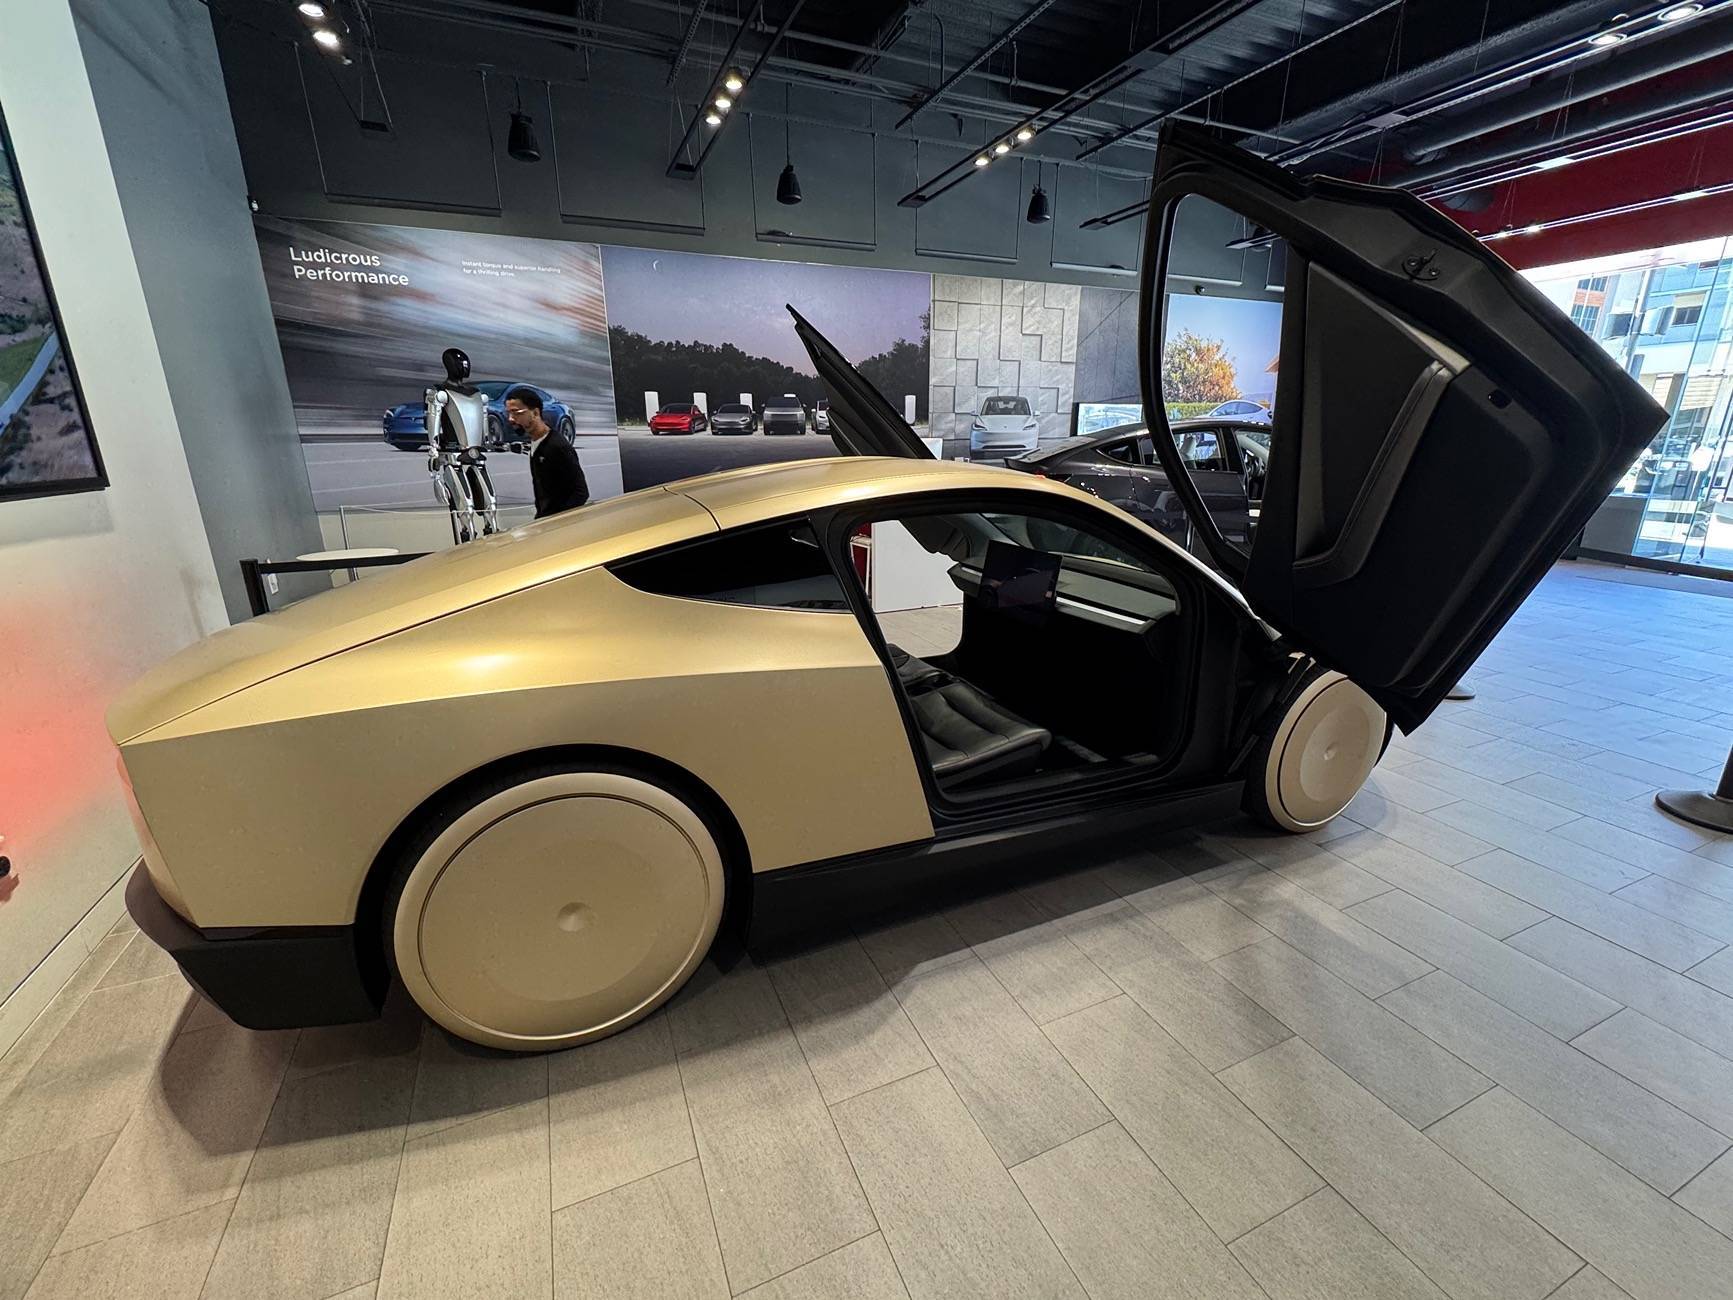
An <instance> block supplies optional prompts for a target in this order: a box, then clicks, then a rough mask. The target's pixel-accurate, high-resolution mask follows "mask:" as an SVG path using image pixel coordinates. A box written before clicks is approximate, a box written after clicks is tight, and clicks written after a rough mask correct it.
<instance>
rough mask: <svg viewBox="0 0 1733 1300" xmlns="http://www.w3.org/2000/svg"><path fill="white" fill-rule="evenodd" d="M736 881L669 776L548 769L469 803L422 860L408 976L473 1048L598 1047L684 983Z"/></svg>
mask: <svg viewBox="0 0 1733 1300" xmlns="http://www.w3.org/2000/svg"><path fill="white" fill-rule="evenodd" d="M724 889H725V882H724V875H723V868H722V856H721V853H720V852H719V851H718V849H717V846H716V842H715V840H714V839H713V838H712V837H711V835H710V833H709V831H708V830H707V829H706V828H705V826H704V823H703V821H702V820H700V818H699V817H698V816H697V814H695V813H694V812H693V811H692V810H691V809H690V808H689V807H687V806H686V805H685V804H684V803H682V802H681V801H680V800H679V799H677V798H675V797H674V796H673V795H671V794H669V793H668V792H667V791H666V790H664V789H662V788H661V787H660V786H655V785H650V784H648V783H647V782H643V781H638V780H634V779H633V778H631V777H627V776H618V775H614V774H612V773H601V772H571V773H561V774H559V775H555V776H546V777H540V778H537V779H535V780H531V781H526V782H524V783H523V784H522V785H518V786H514V787H512V788H511V789H510V790H506V791H503V792H501V793H500V794H497V795H494V796H493V797H491V798H489V799H485V800H483V801H482V802H481V803H479V804H477V805H476V806H475V807H473V808H471V809H469V810H468V811H467V812H465V813H464V814H463V815H462V816H460V817H458V818H457V820H456V821H454V822H453V823H452V824H451V825H450V826H448V827H447V828H446V829H445V830H444V831H443V832H442V833H441V834H440V836H439V838H438V839H436V840H434V842H433V843H432V844H431V845H429V846H428V848H427V851H426V852H425V853H424V854H422V856H421V858H420V859H419V860H418V861H417V862H416V864H415V866H414V867H413V868H412V869H411V870H410V873H409V879H408V881H407V883H406V884H405V886H404V889H403V895H402V898H401V900H400V901H399V903H398V906H397V916H396V918H395V923H394V927H393V934H392V943H393V948H394V953H395V956H396V958H397V970H398V973H399V975H400V976H401V977H402V979H403V983H404V985H405V987H407V988H408V990H409V993H410V995H411V996H412V997H414V999H415V1001H416V1003H417V1004H418V1005H420V1007H421V1009H422V1010H423V1011H425V1012H426V1013H427V1014H428V1015H429V1016H431V1017H432V1018H433V1019H434V1020H436V1021H438V1022H439V1023H440V1024H442V1025H444V1026H445V1027H446V1028H447V1029H449V1030H451V1032H452V1033H454V1034H457V1035H458V1036H459V1037H462V1038H467V1039H469V1040H470V1041H471V1042H476V1043H482V1044H485V1045H487V1046H489V1047H501V1048H506V1049H508V1050H515V1051H545V1050H548V1049H550V1048H557V1047H566V1046H570V1045H572V1044H574V1043H582V1042H588V1041H589V1040H591V1039H595V1038H603V1037H606V1036H607V1035H608V1034H612V1033H615V1032H617V1031H619V1030H621V1029H624V1028H625V1027H626V1026H628V1025H630V1024H632V1023H633V1022H634V1021H637V1020H640V1019H642V1018H643V1017H644V1016H646V1015H648V1014H649V1013H650V1012H651V1011H653V1010H655V1009H656V1007H658V1006H660V1005H661V1004H662V1003H663V1002H665V1001H666V1000H667V999H668V998H670V997H672V996H673V994H674V992H675V991H676V990H677V989H679V987H680V986H681V985H682V984H684V983H685V982H686V980H687V978H688V977H689V976H690V975H691V974H692V972H693V970H694V969H695V968H696V967H697V965H698V963H699V962H701V961H703V960H704V956H705V954H706V953H708V952H709V950H710V942H711V940H712V939H714V938H715V936H716V929H717V926H718V925H719V924H720V922H721V919H722V901H723V893H724Z"/></svg>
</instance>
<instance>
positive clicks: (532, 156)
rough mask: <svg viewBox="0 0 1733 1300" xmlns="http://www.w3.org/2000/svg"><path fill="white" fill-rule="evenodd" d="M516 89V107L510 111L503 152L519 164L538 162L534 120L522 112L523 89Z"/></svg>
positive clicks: (539, 154)
mask: <svg viewBox="0 0 1733 1300" xmlns="http://www.w3.org/2000/svg"><path fill="white" fill-rule="evenodd" d="M514 84H515V83H514ZM516 89H517V107H516V108H515V109H513V110H512V115H511V129H510V130H509V131H507V132H506V137H505V151H506V152H507V153H508V154H510V155H511V156H512V157H513V158H516V159H517V160H518V161H519V162H529V163H533V162H540V161H541V160H542V148H541V145H540V144H538V143H537V142H536V124H535V119H534V118H532V117H531V116H530V115H529V114H528V113H526V112H524V92H523V87H522V86H521V85H518V86H516Z"/></svg>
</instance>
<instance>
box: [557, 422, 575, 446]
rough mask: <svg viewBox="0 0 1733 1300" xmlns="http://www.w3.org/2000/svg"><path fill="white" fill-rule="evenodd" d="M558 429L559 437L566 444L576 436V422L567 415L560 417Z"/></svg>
mask: <svg viewBox="0 0 1733 1300" xmlns="http://www.w3.org/2000/svg"><path fill="white" fill-rule="evenodd" d="M559 429H560V437H562V438H564V439H565V440H566V441H567V442H571V441H572V440H573V439H575V438H576V437H577V436H578V426H577V422H576V421H575V420H573V419H572V417H571V416H569V415H563V416H561V417H560V426H559Z"/></svg>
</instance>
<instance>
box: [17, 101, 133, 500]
mask: <svg viewBox="0 0 1733 1300" xmlns="http://www.w3.org/2000/svg"><path fill="white" fill-rule="evenodd" d="M107 485H108V480H107V478H106V477H105V476H104V474H103V469H102V459H101V457H100V455H99V454H98V452H97V450H96V439H95V437H94V436H93V435H92V434H91V431H90V417H89V415H88V414H86V412H85V409H84V399H83V396H82V395H81V394H80V392H79V389H78V379H77V375H76V373H75V372H74V370H73V368H72V356H71V354H70V353H69V352H68V351H67V348H66V343H65V340H64V335H63V332H62V328H61V324H60V316H59V313H58V311H57V310H56V309H55V306H54V296H53V293H52V292H51V290H50V289H49V285H48V275H47V272H46V271H45V270H44V269H43V266H42V253H41V249H40V248H39V247H38V246H37V243H36V232H35V228H34V227H33V226H32V225H31V221H30V208H29V205H28V203H27V202H26V200H25V196H24V184H23V182H22V181H21V180H20V179H19V176H18V167H17V164H16V163H15V162H14V160H13V157H12V142H11V139H10V138H9V137H8V136H7V135H6V123H5V120H4V118H0V497H8V496H42V495H46V494H48V493H54V492H81V491H89V490H92V489H95V488H102V487H106V486H107Z"/></svg>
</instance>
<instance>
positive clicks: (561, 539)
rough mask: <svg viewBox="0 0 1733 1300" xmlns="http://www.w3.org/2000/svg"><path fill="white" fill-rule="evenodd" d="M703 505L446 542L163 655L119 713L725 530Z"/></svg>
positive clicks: (187, 698)
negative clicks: (445, 546) (438, 548)
mask: <svg viewBox="0 0 1733 1300" xmlns="http://www.w3.org/2000/svg"><path fill="white" fill-rule="evenodd" d="M715 531H716V521H715V520H714V519H713V518H711V516H710V515H709V513H708V512H706V511H705V510H704V509H703V507H702V506H699V505H697V504H696V503H695V502H693V501H692V500H691V499H690V498H688V497H685V496H682V495H681V494H679V493H677V492H668V491H665V490H663V489H662V488H647V489H645V490H644V491H641V492H633V493H629V494H628V495H626V496H622V497H615V498H613V499H612V500H609V501H604V502H601V503H599V504H597V505H594V506H588V507H586V508H585V509H583V510H574V511H570V512H568V513H566V514H564V515H559V516H555V517H554V518H552V519H545V520H539V521H537V522H535V523H532V524H526V525H525V526H524V527H522V528H516V529H513V530H512V531H511V532H509V533H496V534H494V535H493V536H492V537H486V538H482V539H480V540H478V541H474V542H470V543H467V544H466V545H463V546H454V547H452V548H451V549H449V550H445V551H438V552H436V553H434V554H432V555H429V556H425V557H424V558H422V559H419V560H414V561H412V562H410V563H408V564H405V565H403V566H401V567H400V568H395V569H392V570H390V571H389V572H386V573H381V574H379V575H378V576H376V577H375V576H369V577H368V578H367V579H366V580H365V581H363V582H352V583H350V584H348V585H347V586H344V587H338V588H336V589H335V590H333V591H330V592H322V593H320V594H319V595H318V596H317V597H314V598H311V599H308V600H303V601H301V602H299V603H298V604H294V605H291V606H289V607H288V608H287V609H284V610H280V611H278V612H277V613H274V614H266V615H264V616H263V617H261V618H254V619H249V620H248V621H247V622H245V623H239V624H236V625H235V626H234V627H231V628H226V629H224V630H223V631H221V632H218V633H216V634H215V635H213V636H209V637H206V638H205V639H204V640H202V641H200V642H198V643H197V644H195V645H192V646H189V647H187V648H186V649H185V650H182V651H181V652H180V653H179V654H176V655H174V656H172V657H171V658H169V659H167V660H165V661H163V662H162V663H161V664H158V665H157V666H156V667H155V668H153V669H151V671H150V672H148V673H146V674H145V675H144V676H143V677H141V678H140V679H139V680H138V681H137V682H135V683H133V685H132V686H131V687H129V688H128V689H127V690H125V691H124V692H122V693H121V695H120V696H119V697H118V698H117V699H116V700H115V702H114V703H113V704H112V705H111V706H110V707H109V710H108V731H109V734H110V735H111V736H112V737H114V739H115V741H116V742H117V743H119V742H122V741H127V740H131V739H133V738H134V737H137V736H140V735H142V734H144V733H145V732H147V731H150V730H151V729H153V728H155V727H160V726H163V725H164V724H166V723H169V722H172V721H174V720H175V719H176V718H178V717H180V716H182V715H183V714H186V713H190V712H192V711H193V710H194V709H197V708H200V707H202V706H204V705H206V704H210V703H212V702H213V701H216V700H220V699H222V698H223V697H224V696H226V695H231V694H233V693H234V692H236V691H239V690H244V689H246V688H247V687H249V686H253V685H255V684H257V683H258V682H262V681H265V680H267V679H269V678H271V677H274V676H276V675H277V674H278V673H284V672H288V671H289V670H291V669H294V668H299V667H300V666H302V665H303V664H307V663H311V662H313V661H314V660H317V659H322V658H324V657H325V656H327V655H332V654H337V653H340V652H341V651H344V650H348V649H350V648H352V647H354V646H357V645H362V644H364V643H366V642H368V641H372V640H375V639H376V638H378V637H382V636H389V635H391V634H392V633H394V632H399V631H402V630H403V629H404V628H406V627H413V626H414V625H416V624H417V623H424V622H426V621H427V620H429V619H434V618H440V617H443V616H444V615H447V614H450V613H453V612H455V611H456V610H460V609H464V608H466V607H468V606H471V605H476V604H480V603H482V602H484V601H488V600H492V599H494V598H496V597H499V596H503V595H507V594H509V593H510V592H513V591H517V590H520V589H522V588H525V587H530V586H534V585H535V584H537V583H541V582H548V581H551V580H552V579H554V578H558V577H561V576H563V575H565V574H568V573H575V572H578V571H579V570H582V569H587V568H591V567H593V566H595V565H598V564H606V563H608V562H609V561H611V560H616V559H619V558H620V557H621V556H624V555H633V554H636V553H637V552H639V551H645V550H651V549H653V548H655V547H657V546H664V545H668V544H670V543H673V542H679V541H684V540H686V539H688V538H692V537H697V536H700V535H702V534H704V533H709V532H715Z"/></svg>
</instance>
